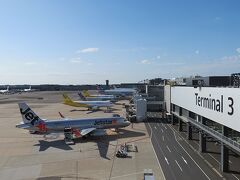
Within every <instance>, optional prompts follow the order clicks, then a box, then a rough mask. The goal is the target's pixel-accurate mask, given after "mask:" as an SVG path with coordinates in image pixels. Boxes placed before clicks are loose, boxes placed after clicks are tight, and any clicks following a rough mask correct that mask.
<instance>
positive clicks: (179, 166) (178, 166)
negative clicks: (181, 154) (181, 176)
mask: <svg viewBox="0 0 240 180" xmlns="http://www.w3.org/2000/svg"><path fill="white" fill-rule="evenodd" d="M175 162H176V163H177V165H178V167H179V168H180V170H181V171H182V168H181V166H180V165H179V164H178V162H177V160H175Z"/></svg>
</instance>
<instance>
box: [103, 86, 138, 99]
mask: <svg viewBox="0 0 240 180" xmlns="http://www.w3.org/2000/svg"><path fill="white" fill-rule="evenodd" d="M136 93H137V90H136V89H133V88H114V89H109V90H104V94H110V95H114V96H120V97H126V96H133V95H134V94H136Z"/></svg>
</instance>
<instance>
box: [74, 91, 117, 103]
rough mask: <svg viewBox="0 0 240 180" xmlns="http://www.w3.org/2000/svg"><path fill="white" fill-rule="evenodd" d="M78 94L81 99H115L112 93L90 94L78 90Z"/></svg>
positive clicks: (113, 100)
mask: <svg viewBox="0 0 240 180" xmlns="http://www.w3.org/2000/svg"><path fill="white" fill-rule="evenodd" d="M78 95H79V96H80V98H81V100H83V101H107V100H109V101H111V102H116V101H117V100H116V97H115V96H113V95H99V94H94V95H90V94H89V92H88V91H83V92H79V93H78Z"/></svg>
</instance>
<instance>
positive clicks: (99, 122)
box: [17, 117, 130, 133]
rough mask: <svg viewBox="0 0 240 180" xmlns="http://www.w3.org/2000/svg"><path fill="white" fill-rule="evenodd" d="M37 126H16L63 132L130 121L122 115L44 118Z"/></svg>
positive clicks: (46, 131) (121, 125) (120, 124)
mask: <svg viewBox="0 0 240 180" xmlns="http://www.w3.org/2000/svg"><path fill="white" fill-rule="evenodd" d="M39 124H40V125H39ZM39 124H38V125H37V126H31V125H30V124H29V126H28V125H27V124H19V125H17V127H19V128H24V129H28V130H32V131H39V132H44V133H53V132H63V131H64V129H65V128H66V127H71V128H72V129H78V130H81V129H87V128H96V129H110V128H122V127H126V126H128V125H129V124H130V123H129V122H128V121H126V120H125V119H124V118H122V117H108V118H94V119H93V118H91V119H72V120H71V119H68V120H46V121H43V122H42V124H41V123H39Z"/></svg>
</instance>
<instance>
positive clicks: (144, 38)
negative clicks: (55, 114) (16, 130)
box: [0, 0, 240, 84]
mask: <svg viewBox="0 0 240 180" xmlns="http://www.w3.org/2000/svg"><path fill="white" fill-rule="evenodd" d="M239 9H240V1H239V0H231V1H229V0H211V1H209V0H198V1H197V0H181V1H180V0H175V1H173V0H165V1H163V0H149V1H146V0H145V1H143V0H119V1H116V0H71V1H67V0H66V1H63V0H51V1H48V0H41V1H33V0H32V1H30V0H22V1H19V0H16V1H12V0H9V1H7V0H6V1H0V63H1V65H0V84H45V83H50V84H96V83H104V82H105V80H106V79H109V80H110V83H119V82H138V81H140V80H143V79H150V78H155V77H162V78H173V77H183V76H190V75H196V74H198V75H203V76H208V75H229V74H231V73H233V72H239V69H240V34H239V33H240V10H239Z"/></svg>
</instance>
